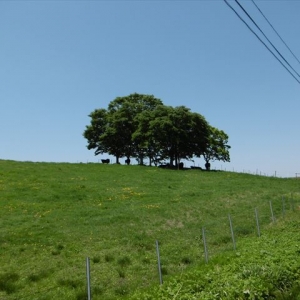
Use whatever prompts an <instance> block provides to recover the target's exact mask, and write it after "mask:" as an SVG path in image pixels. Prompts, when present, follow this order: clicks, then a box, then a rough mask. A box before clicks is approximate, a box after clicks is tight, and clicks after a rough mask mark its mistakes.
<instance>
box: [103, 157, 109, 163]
mask: <svg viewBox="0 0 300 300" xmlns="http://www.w3.org/2000/svg"><path fill="white" fill-rule="evenodd" d="M101 161H102V163H103V164H109V162H110V159H109V158H108V159H101Z"/></svg>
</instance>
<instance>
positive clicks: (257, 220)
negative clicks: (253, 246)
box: [255, 208, 260, 236]
mask: <svg viewBox="0 0 300 300" xmlns="http://www.w3.org/2000/svg"><path fill="white" fill-rule="evenodd" d="M255 219H256V227H257V234H258V236H260V229H259V219H258V212H257V208H255Z"/></svg>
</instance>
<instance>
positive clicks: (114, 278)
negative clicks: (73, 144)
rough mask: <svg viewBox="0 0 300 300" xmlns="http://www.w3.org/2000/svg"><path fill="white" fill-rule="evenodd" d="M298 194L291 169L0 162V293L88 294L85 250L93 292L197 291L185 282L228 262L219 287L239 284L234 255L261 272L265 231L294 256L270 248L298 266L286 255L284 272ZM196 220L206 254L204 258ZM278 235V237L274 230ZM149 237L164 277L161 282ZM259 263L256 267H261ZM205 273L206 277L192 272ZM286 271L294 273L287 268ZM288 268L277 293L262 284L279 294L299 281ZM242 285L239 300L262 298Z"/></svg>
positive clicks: (168, 294)
mask: <svg viewBox="0 0 300 300" xmlns="http://www.w3.org/2000/svg"><path fill="white" fill-rule="evenodd" d="M299 192H300V181H299V180H296V179H282V178H272V177H261V176H254V175H248V174H237V173H231V172H201V171H199V170H180V171H178V170H166V169H159V168H155V167H141V166H123V165H102V164H67V163H57V164H56V163H32V162H14V161H0V222H1V226H0V266H1V268H0V299H1V300H2V299H7V300H11V299H30V300H32V299H45V300H46V299H78V300H79V299H86V292H85V288H86V276H85V259H86V257H89V258H90V260H91V284H92V295H93V299H94V300H95V299H122V298H124V299H125V298H135V299H206V298H205V297H206V296H205V295H204V293H205V291H204V289H203V288H200V287H199V289H198V290H197V289H196V290H195V289H194V290H193V289H192V288H191V286H193V287H194V286H195V285H197V284H198V285H201V284H203V282H207V284H208V282H216V278H218V277H220V274H221V273H220V272H221V271H220V270H227V271H226V272H227V273H226V274H228V275H226V276H227V277H226V276H225V277H226V278H228V281H227V285H228V286H230V282H232V283H233V282H239V283H240V284H241V282H244V280H242V279H241V278H243V277H241V278H240V277H234V274H237V275H236V276H239V275H238V274H239V273H238V270H239V269H242V270H243V267H242V264H244V263H245V262H244V263H243V262H242V261H241V259H242V258H252V259H253V260H254V261H253V264H256V265H257V267H258V270H256V271H255V270H253V272H252V273H251V272H250V273H251V274H252V277H251V276H248V277H247V276H246V277H245V278H246V279H247V278H248V279H249V278H251V279H253V278H261V277H262V275H261V274H262V273H261V272H262V270H260V269H259V262H260V260H258V259H257V256H256V254H254V253H256V250H254V248H255V246H254V245H255V244H256V243H264V242H265V244H266V245H268V247H267V246H261V247H262V249H261V250H263V251H266V253H267V254H266V256H268V257H273V255H272V252H271V251H272V249H277V248H276V244H275V245H274V244H272V241H274V240H278V241H279V240H280V243H279V242H278V243H279V244H280V245H286V246H287V243H290V246H287V247H286V249H285V248H284V249H283V251H284V250H286V251H288V250H289V249H293V250H291V251H294V252H293V253H294V254H295V255H296V257H294V256H292V255H291V254H289V255H288V254H287V255H286V256H287V257H285V255H284V253H281V252H280V254H278V255H281V256H280V261H281V260H282V261H288V258H289V259H291V260H293V261H296V265H293V266H291V265H290V264H288V266H289V267H288V268H289V270H290V273H291V274H296V273H295V272H294V271H293V270H294V269H295V268H297V267H298V269H299V267H300V263H299V257H300V255H299V253H298V252H297V251H299V245H300V240H299V224H300V222H299V221H298V217H299V210H298V209H299V204H300V193H299ZM270 205H271V206H272V208H273V213H274V217H275V218H276V222H275V223H273V222H272V216H271V213H270ZM255 208H257V211H258V214H259V222H260V229H261V234H262V236H261V237H260V238H258V237H257V228H256V222H255V213H254V209H255ZM229 213H230V216H231V219H232V222H233V228H234V232H235V239H236V245H237V250H236V251H235V252H234V251H233V250H232V248H233V244H232V240H231V233H230V227H229V222H228V214H229ZM203 227H205V230H206V233H207V245H208V252H209V258H210V262H209V264H207V265H206V264H205V262H204V250H203V240H202V234H201V233H202V228H203ZM276 233H278V234H279V233H280V234H281V236H282V238H278V239H276V238H274V234H276ZM156 240H158V241H159V244H160V255H161V260H162V261H161V263H162V272H163V279H164V284H163V286H162V287H159V288H157V286H158V283H159V279H158V273H157V258H156V252H155V251H156V250H155V241H156ZM270 241H271V242H270ZM250 245H253V246H250ZM270 245H271V246H270ZM252 247H253V248H252ZM280 247H281V246H280ZM282 247H283V246H282ZM297 247H298V248H297ZM247 249H248V251H249V249H252V250H251V251H250V252H247ZM264 249H268V250H264ZM297 249H298V250H297ZM277 250H278V249H277ZM245 251H246V252H245ZM259 251H260V250H259ZM252 252H253V256H252ZM247 253H248V254H247ZM259 253H260V252H259ZM257 255H258V254H257ZM259 255H260V254H259ZM259 255H258V256H259ZM263 255H264V254H263ZM278 255H277V254H276V255H275V254H274V257H278ZM297 255H298V256H297ZM255 261H257V263H255ZM245 264H246V263H245ZM250 264H251V263H250ZM275 265H277V266H278V263H277V264H276V263H275ZM218 268H219V269H218ZM268 268H269V269H266V271H265V272H269V273H270V272H271V271H270V268H271V267H268ZM200 270H205V273H201V272H203V271H201V272H200ZM218 270H219V271H218ZM272 271H273V269H272ZM199 272H200V273H201V274H202V275H201V274H200V273H199ZM218 272H219V273H218ZM245 272H246V271H245ZM255 272H257V273H255ZM274 272H275V271H274ZM278 272H279V271H278ZM278 272H277V273H278ZM207 273H209V274H211V279H209V278H206V277H205V278H206V279H205V278H204V277H203V278H204V279H203V278H202V277H201V276H204V275H203V274H207ZM269 273H268V274H269ZM218 274H219V275H218ZM230 274H231V275H230ZM253 274H254V275H255V274H256V275H257V276H254V275H253ZM264 274H265V273H264ZM265 275H266V274H265ZM296 275H297V274H296ZM298 275H299V273H298ZM298 275H297V276H298ZM178 276H179V277H178ZM232 276H233V277H232ZM241 276H242V275H241ZM285 276H286V278H287V280H288V281H289V282H290V281H291V280H292V279H291V276H290V275H289V274H288V275H285ZM297 276H296V277H295V278H293V280H292V283H293V284H290V285H285V286H284V287H282V293H281V294H280V292H278V293H279V294H278V293H277V294H276V293H275V292H276V291H277V286H276V284H275V283H274V282H273V283H270V284H271V285H273V288H271V287H265V286H264V287H263V289H265V290H268V289H269V290H272V289H273V290H274V291H275V292H274V293H275V294H276V295H277V296H276V297H281V296H282V295H283V296H282V297H287V296H286V295H287V294H285V293H284V291H285V290H289V291H290V290H291V289H294V290H295V291H297V288H295V284H296V286H297V281H298V282H299V280H300V278H299V276H298V277H297ZM279 277H280V276H279ZM279 277H278V278H279ZM184 278H185V279H184ZM197 278H198V279H199V278H202V279H203V280H200V281H197V280H198V279H197ZM280 278H281V277H280ZM205 280H206V281H205ZM253 280H254V279H253ZM254 281H255V280H254ZM196 282H198V283H197V284H196ZM201 282H202V283H201ZM188 283H190V284H191V286H189V284H188ZM223 284H224V286H226V283H223ZM251 284H252V283H251ZM251 284H250V285H249V286H251ZM216 285H217V284H216ZM253 285H255V286H256V285H263V283H262V282H261V281H258V282H257V283H256V282H254V283H253ZM153 287H154V288H153ZM192 290H193V293H189V292H187V291H192ZM258 290H259V289H257V291H258ZM140 291H142V292H140ZM210 291H211V292H212V291H214V289H213V287H211V289H210ZM222 291H226V289H225V287H224V288H223V289H222ZM245 291H246V292H247V288H245V289H244V287H243V288H242V287H241V295H243V297H245V298H240V299H269V298H258V296H257V298H253V297H252V296H253V294H252V293H251V294H249V295H248V294H247V293H246V292H245ZM197 293H198V294H197ZM201 293H202V294H201ZM218 293H219V294H220V293H221V292H220V291H219V292H218ZM226 293H227V294H228V295H231V294H230V291H228V292H226ZM257 293H258V292H257ZM266 293H267V292H266ZM293 293H296V292H293ZM193 295H194V296H193ZM199 295H200V296H199ZM293 295H294V294H293ZM193 297H194V298H193ZM199 297H200V298H199ZM207 297H209V296H207ZM212 297H215V298H207V299H238V297H237V296H236V295H235V296H234V298H230V297H232V296H228V297H229V298H226V295H225V294H224V295H223V296H222V295H221V294H220V297H219V296H218V297H219V298H218V297H217V296H216V295H213V296H212ZM241 297H242V296H241ZM251 297H252V298H251ZM261 297H263V296H261ZM268 297H269V296H268ZM293 297H294V296H293ZM278 299H279V298H278ZM282 299H288V298H282ZM290 299H293V298H290ZM295 299H296V298H295Z"/></svg>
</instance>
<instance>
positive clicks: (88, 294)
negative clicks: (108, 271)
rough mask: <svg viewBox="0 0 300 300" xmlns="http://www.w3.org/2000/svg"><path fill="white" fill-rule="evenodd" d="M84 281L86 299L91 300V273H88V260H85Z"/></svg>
mask: <svg viewBox="0 0 300 300" xmlns="http://www.w3.org/2000/svg"><path fill="white" fill-rule="evenodd" d="M86 281H87V298H88V300H92V296H91V273H90V259H89V258H88V257H87V258H86Z"/></svg>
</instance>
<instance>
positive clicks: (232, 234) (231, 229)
mask: <svg viewBox="0 0 300 300" xmlns="http://www.w3.org/2000/svg"><path fill="white" fill-rule="evenodd" d="M228 218H229V225H230V231H231V238H232V243H233V249H234V250H235V249H236V246H235V239H234V232H233V226H232V221H231V216H230V214H228Z"/></svg>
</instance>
